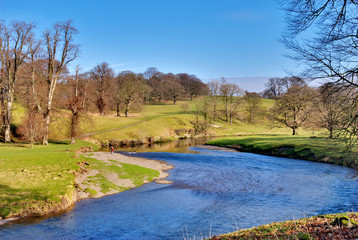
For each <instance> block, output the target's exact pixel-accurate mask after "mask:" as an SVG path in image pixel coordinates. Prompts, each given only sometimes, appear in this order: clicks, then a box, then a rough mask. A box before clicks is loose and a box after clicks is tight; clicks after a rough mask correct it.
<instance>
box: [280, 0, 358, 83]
mask: <svg viewBox="0 0 358 240" xmlns="http://www.w3.org/2000/svg"><path fill="white" fill-rule="evenodd" d="M282 2H283V3H284V6H285V9H286V12H287V17H286V20H287V24H288V28H287V31H286V33H285V34H284V36H283V38H282V43H283V44H284V45H285V46H286V47H287V48H289V49H291V50H293V53H294V54H293V55H292V56H290V57H292V58H293V59H295V60H298V61H300V62H301V63H303V64H304V65H305V66H306V71H305V74H306V75H307V76H308V77H311V78H326V79H327V78H328V79H329V80H330V81H332V82H335V83H341V84H343V85H349V86H353V87H355V88H356V87H358V83H357V73H358V67H357V61H356V57H357V56H358V38H357V36H358V35H357V25H358V2H357V1H350V0H342V1H337V0H319V1H311V0H303V1H298V0H283V1H282ZM306 32H307V34H305V33H306Z"/></svg>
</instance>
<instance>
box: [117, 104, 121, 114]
mask: <svg viewBox="0 0 358 240" xmlns="http://www.w3.org/2000/svg"><path fill="white" fill-rule="evenodd" d="M119 116H121V115H120V114H119V103H117V117H119Z"/></svg>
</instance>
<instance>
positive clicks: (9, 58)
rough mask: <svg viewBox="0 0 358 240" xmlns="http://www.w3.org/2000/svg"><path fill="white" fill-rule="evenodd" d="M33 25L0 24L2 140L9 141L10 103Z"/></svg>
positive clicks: (27, 50) (31, 37)
mask: <svg viewBox="0 0 358 240" xmlns="http://www.w3.org/2000/svg"><path fill="white" fill-rule="evenodd" d="M34 27H35V26H34V25H33V24H30V23H25V22H19V21H15V22H13V23H12V24H11V25H10V26H9V27H7V26H5V25H4V24H0V56H1V58H0V60H1V76H2V77H1V92H2V105H3V106H4V108H2V109H3V116H4V141H5V142H10V141H11V139H10V126H11V121H12V105H13V102H14V98H15V88H16V81H17V79H18V73H19V70H20V66H21V65H22V64H23V63H24V61H25V59H26V57H27V56H28V55H29V54H30V50H29V43H30V42H31V41H32V39H33V29H34Z"/></svg>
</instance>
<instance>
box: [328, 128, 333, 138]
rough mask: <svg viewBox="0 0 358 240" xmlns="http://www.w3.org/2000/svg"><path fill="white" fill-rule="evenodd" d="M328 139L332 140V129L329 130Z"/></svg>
mask: <svg viewBox="0 0 358 240" xmlns="http://www.w3.org/2000/svg"><path fill="white" fill-rule="evenodd" d="M329 138H333V129H332V128H331V129H329Z"/></svg>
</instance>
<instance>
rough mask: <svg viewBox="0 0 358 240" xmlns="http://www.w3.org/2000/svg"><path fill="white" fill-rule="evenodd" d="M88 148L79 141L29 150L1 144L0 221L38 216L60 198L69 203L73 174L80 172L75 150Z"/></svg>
mask: <svg viewBox="0 0 358 240" xmlns="http://www.w3.org/2000/svg"><path fill="white" fill-rule="evenodd" d="M89 145H91V144H89V143H87V142H83V141H78V143H77V144H75V145H70V144H66V143H50V144H49V145H48V146H42V145H35V146H34V148H32V149H31V148H29V146H28V145H24V144H0V217H11V216H17V215H22V214H26V213H30V212H31V213H34V214H39V215H41V214H42V213H43V212H45V211H46V210H48V209H49V208H52V207H54V206H56V205H58V204H60V203H61V200H62V198H63V197H64V198H67V199H72V197H73V190H74V185H73V183H74V179H75V177H74V174H73V173H74V172H76V171H77V170H78V169H79V166H78V165H77V164H76V162H77V160H76V159H75V158H73V156H74V155H75V150H77V149H79V148H81V147H84V146H89ZM66 149H68V150H69V153H67V152H66Z"/></svg>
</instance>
